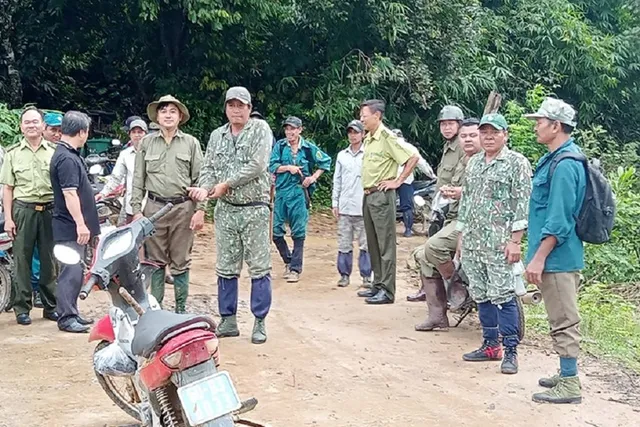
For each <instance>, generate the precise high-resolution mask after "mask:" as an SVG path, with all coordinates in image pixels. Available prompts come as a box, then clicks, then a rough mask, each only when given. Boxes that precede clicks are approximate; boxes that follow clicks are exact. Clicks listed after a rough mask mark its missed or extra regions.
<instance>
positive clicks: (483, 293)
mask: <svg viewBox="0 0 640 427" xmlns="http://www.w3.org/2000/svg"><path fill="white" fill-rule="evenodd" d="M461 258H462V268H463V270H464V273H465V274H466V276H467V278H468V279H469V294H470V295H471V298H473V300H474V301H475V302H476V303H478V304H481V303H483V302H491V304H494V305H499V304H504V303H506V302H509V301H510V300H511V299H512V298H513V297H515V296H516V293H515V289H516V282H515V277H514V275H513V266H512V264H509V263H508V262H507V259H506V257H505V255H504V252H496V251H486V252H485V251H470V250H465V249H464V247H463V249H462V255H461Z"/></svg>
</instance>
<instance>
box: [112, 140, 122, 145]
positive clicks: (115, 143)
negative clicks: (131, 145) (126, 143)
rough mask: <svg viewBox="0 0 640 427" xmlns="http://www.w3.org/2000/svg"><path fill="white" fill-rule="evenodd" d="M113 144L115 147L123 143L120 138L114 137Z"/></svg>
mask: <svg viewBox="0 0 640 427" xmlns="http://www.w3.org/2000/svg"><path fill="white" fill-rule="evenodd" d="M111 145H113V146H114V147H119V146H121V145H122V143H121V142H120V140H119V139H112V140H111Z"/></svg>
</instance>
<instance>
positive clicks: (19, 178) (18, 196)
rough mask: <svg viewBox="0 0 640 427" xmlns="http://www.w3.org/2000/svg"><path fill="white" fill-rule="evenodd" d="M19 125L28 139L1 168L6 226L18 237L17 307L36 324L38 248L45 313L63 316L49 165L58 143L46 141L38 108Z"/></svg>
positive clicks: (22, 318) (22, 320)
mask: <svg viewBox="0 0 640 427" xmlns="http://www.w3.org/2000/svg"><path fill="white" fill-rule="evenodd" d="M20 128H21V130H22V134H23V135H24V138H23V139H22V140H21V141H20V142H19V143H18V144H16V145H14V146H13V147H11V148H10V149H9V150H8V151H7V154H6V156H5V159H4V163H3V165H2V171H1V172H0V183H2V184H4V189H3V193H4V197H3V199H4V211H5V226H4V228H5V231H6V232H7V233H8V234H9V236H10V237H11V238H13V239H14V243H13V254H14V260H15V293H14V299H13V310H14V313H15V315H16V320H17V322H18V323H19V324H21V325H29V324H31V318H30V317H29V313H30V311H31V309H32V308H33V306H32V297H33V289H32V285H31V275H32V261H33V252H34V249H35V248H36V247H37V248H38V250H39V254H40V282H39V285H40V295H41V300H42V305H43V308H44V311H43V317H44V318H46V319H49V320H52V321H57V320H58V314H57V313H56V311H55V309H56V297H55V268H54V261H53V230H52V226H51V220H52V217H51V210H52V209H53V190H52V188H51V178H50V176H49V165H50V163H51V158H52V157H53V153H54V152H55V147H54V145H53V144H51V143H50V142H48V141H46V140H45V139H44V138H43V136H42V133H43V131H44V116H43V114H42V112H41V111H39V110H37V109H35V108H28V109H26V110H25V111H24V112H23V113H22V118H21V122H20Z"/></svg>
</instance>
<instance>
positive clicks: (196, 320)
mask: <svg viewBox="0 0 640 427" xmlns="http://www.w3.org/2000/svg"><path fill="white" fill-rule="evenodd" d="M193 329H205V330H214V331H215V329H216V324H215V322H214V321H213V320H212V319H210V318H209V317H208V316H200V315H196V314H175V313H172V312H170V311H166V310H149V311H147V312H145V313H144V314H143V315H142V316H140V319H139V320H138V323H137V324H136V327H135V335H134V336H133V341H132V342H131V351H132V352H133V354H135V355H136V356H141V357H144V358H146V359H148V358H149V357H150V356H151V354H153V352H155V351H156V350H158V348H159V347H160V346H162V344H164V343H165V342H167V341H169V340H170V339H171V338H173V337H175V336H177V335H179V334H181V333H182V332H186V331H190V330H193Z"/></svg>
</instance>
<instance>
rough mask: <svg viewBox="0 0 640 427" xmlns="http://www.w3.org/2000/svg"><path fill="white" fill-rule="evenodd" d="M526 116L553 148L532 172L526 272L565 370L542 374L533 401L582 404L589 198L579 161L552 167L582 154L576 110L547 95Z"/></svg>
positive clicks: (549, 147)
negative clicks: (584, 222) (583, 223)
mask: <svg viewBox="0 0 640 427" xmlns="http://www.w3.org/2000/svg"><path fill="white" fill-rule="evenodd" d="M525 117H527V118H529V119H532V120H535V121H536V126H535V132H536V136H537V138H538V142H539V143H541V144H544V145H546V146H547V149H548V151H549V152H548V153H547V154H545V155H544V156H542V158H541V159H540V160H539V161H538V165H537V167H536V172H535V174H534V176H533V190H532V192H531V201H530V204H529V236H528V240H529V246H528V253H527V270H526V276H527V280H528V281H529V283H533V284H535V285H536V286H538V288H539V289H540V291H541V292H542V298H543V299H544V306H545V308H546V310H547V315H548V318H549V325H550V326H551V338H552V339H553V349H554V350H555V352H556V353H557V354H558V356H560V374H559V375H554V376H552V377H550V378H541V379H540V380H539V382H538V384H540V386H542V387H547V388H550V390H548V391H546V392H543V393H536V394H534V395H533V400H534V401H536V402H548V403H580V402H581V401H582V391H581V389H582V387H581V385H580V378H579V377H578V355H579V353H580V330H579V329H578V325H579V324H580V315H579V313H578V287H579V285H580V274H579V272H580V270H582V269H583V268H584V246H583V243H582V241H581V240H580V238H579V237H578V235H577V233H576V218H577V217H578V214H579V213H580V210H581V207H582V203H583V200H584V198H585V192H586V187H587V177H586V174H585V169H584V166H583V165H582V164H580V162H578V161H575V160H569V159H567V160H564V161H561V162H558V163H557V167H556V168H555V171H554V172H553V174H552V175H551V170H550V168H551V164H552V162H553V159H554V158H555V157H556V156H557V155H560V154H562V153H566V152H571V153H581V150H580V148H579V147H578V146H577V145H576V143H575V141H574V139H573V138H572V137H571V133H572V132H573V129H575V127H576V125H577V122H576V111H575V110H574V109H573V107H571V106H570V105H569V104H567V103H566V102H564V101H562V100H559V99H551V98H548V99H546V100H545V101H544V102H543V103H542V105H541V106H540V109H539V110H538V112H537V113H534V114H528V115H526V116H525Z"/></svg>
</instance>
